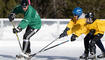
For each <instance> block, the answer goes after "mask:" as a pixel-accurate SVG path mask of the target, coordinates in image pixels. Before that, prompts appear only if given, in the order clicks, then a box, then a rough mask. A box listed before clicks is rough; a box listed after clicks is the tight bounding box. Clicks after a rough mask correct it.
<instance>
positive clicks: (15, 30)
mask: <svg viewBox="0 0 105 60" xmlns="http://www.w3.org/2000/svg"><path fill="white" fill-rule="evenodd" d="M21 31H22V29H21V28H20V27H17V28H13V33H18V32H21Z"/></svg>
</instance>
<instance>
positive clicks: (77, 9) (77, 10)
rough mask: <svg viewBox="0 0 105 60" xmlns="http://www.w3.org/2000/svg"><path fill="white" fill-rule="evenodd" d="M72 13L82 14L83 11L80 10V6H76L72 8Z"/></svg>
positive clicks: (75, 14)
mask: <svg viewBox="0 0 105 60" xmlns="http://www.w3.org/2000/svg"><path fill="white" fill-rule="evenodd" d="M72 13H73V15H74V16H80V15H82V13H83V11H82V8H80V7H76V8H74V10H73V11H72Z"/></svg>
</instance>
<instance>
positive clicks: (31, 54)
mask: <svg viewBox="0 0 105 60" xmlns="http://www.w3.org/2000/svg"><path fill="white" fill-rule="evenodd" d="M58 39H59V38H56V39H55V40H53V41H52V42H51V43H49V44H48V45H46V46H45V47H44V48H42V49H41V50H40V51H38V52H37V53H40V52H42V51H43V50H44V49H45V48H47V47H48V46H49V45H51V44H52V43H54V42H55V41H57V40H58ZM31 55H32V56H35V55H36V53H34V54H31ZM31 55H30V56H31Z"/></svg>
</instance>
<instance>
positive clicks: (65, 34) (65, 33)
mask: <svg viewBox="0 0 105 60" xmlns="http://www.w3.org/2000/svg"><path fill="white" fill-rule="evenodd" d="M68 30H70V28H68V27H66V28H65V30H64V31H63V33H62V34H60V36H59V39H60V38H62V37H64V36H67V31H68Z"/></svg>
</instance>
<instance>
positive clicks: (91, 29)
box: [80, 13, 105, 58]
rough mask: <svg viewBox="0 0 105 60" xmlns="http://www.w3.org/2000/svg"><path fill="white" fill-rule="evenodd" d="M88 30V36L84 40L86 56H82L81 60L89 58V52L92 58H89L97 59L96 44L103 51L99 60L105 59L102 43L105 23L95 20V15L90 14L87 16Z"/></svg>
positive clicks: (104, 49)
mask: <svg viewBox="0 0 105 60" xmlns="http://www.w3.org/2000/svg"><path fill="white" fill-rule="evenodd" d="M85 18H86V23H87V24H86V28H87V34H86V36H85V38H84V47H85V51H84V54H83V55H81V56H80V58H87V57H88V54H89V51H90V54H91V55H90V56H89V58H95V57H96V46H95V44H96V45H97V46H98V47H99V48H100V49H101V51H102V54H100V55H98V56H97V57H98V58H103V57H105V48H104V46H103V44H102V42H101V38H102V37H103V34H104V31H105V29H104V28H105V21H102V20H99V19H95V18H94V14H93V13H88V14H87V15H86V16H85Z"/></svg>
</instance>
